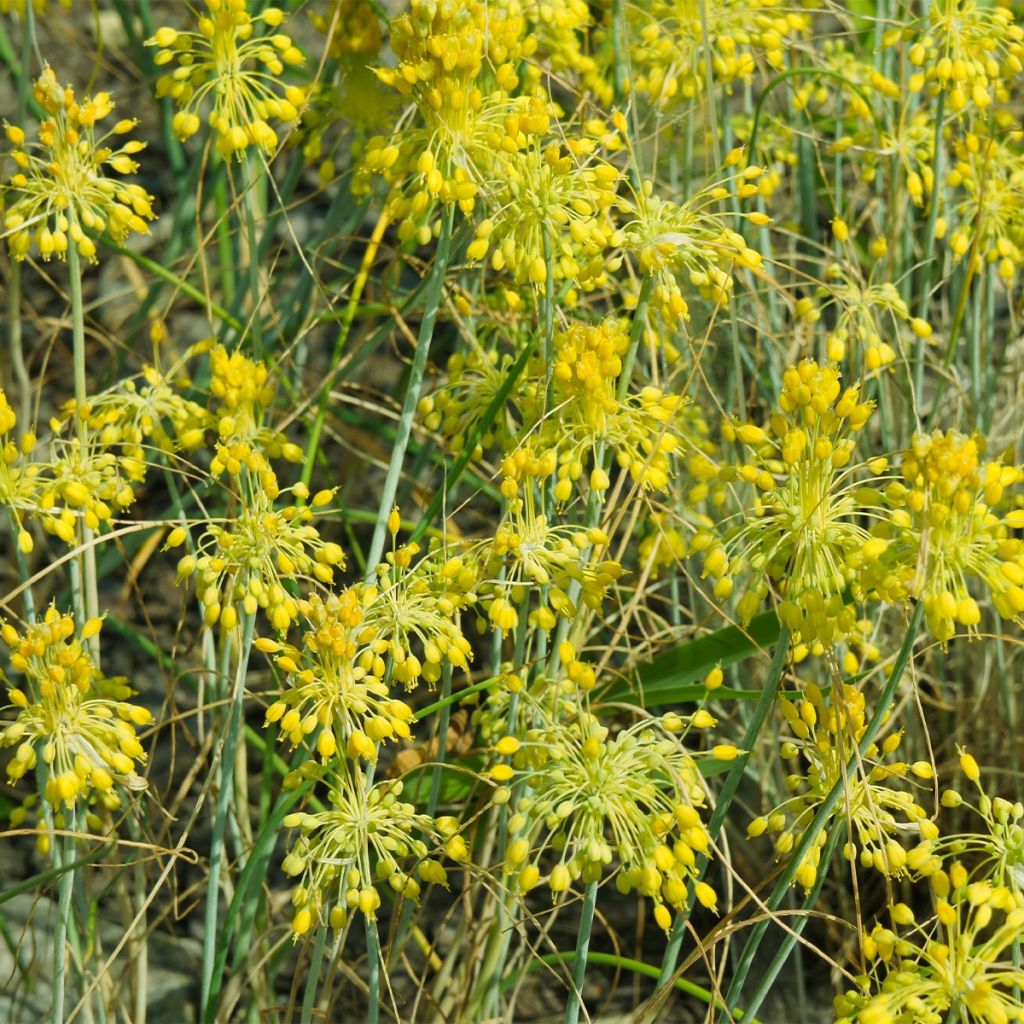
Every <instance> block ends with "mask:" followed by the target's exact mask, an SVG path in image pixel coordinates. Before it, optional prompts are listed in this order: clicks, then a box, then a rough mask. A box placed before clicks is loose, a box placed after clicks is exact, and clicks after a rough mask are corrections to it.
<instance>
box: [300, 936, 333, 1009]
mask: <svg viewBox="0 0 1024 1024" xmlns="http://www.w3.org/2000/svg"><path fill="white" fill-rule="evenodd" d="M328 931H329V926H328V925H326V924H323V925H321V926H320V927H319V928H317V930H316V941H315V942H314V943H313V955H312V956H311V957H310V960H309V967H307V968H306V970H307V972H308V973H307V974H306V991H305V992H304V993H303V996H302V1024H310V1021H312V1019H313V1009H314V1008H315V1006H316V990H317V985H318V983H319V981H320V968H321V967H322V965H323V962H324V947H325V946H326V945H327V932H328Z"/></svg>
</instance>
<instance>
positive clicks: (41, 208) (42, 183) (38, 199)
mask: <svg viewBox="0 0 1024 1024" xmlns="http://www.w3.org/2000/svg"><path fill="white" fill-rule="evenodd" d="M32 93H33V95H34V96H35V99H36V101H37V102H38V103H39V105H40V106H41V107H42V108H43V109H44V110H45V111H46V113H47V114H48V115H49V116H48V117H47V119H46V120H45V121H43V122H42V123H41V124H40V126H39V139H38V141H37V142H31V143H28V142H26V136H25V131H24V130H23V129H22V128H20V127H19V126H17V125H12V124H6V123H5V126H4V130H5V132H6V134H7V139H8V141H9V142H10V143H11V144H12V145H13V146H14V147H15V148H14V149H13V150H11V153H10V156H11V159H12V160H13V162H14V165H15V170H14V172H13V173H12V175H11V177H10V178H9V179H8V181H7V184H6V185H5V186H4V187H3V194H4V206H5V211H4V228H5V229H6V233H7V236H8V238H7V247H8V249H9V250H10V252H11V255H12V256H13V257H14V258H15V259H16V260H23V259H25V257H26V256H28V254H29V252H30V251H31V250H32V246H33V243H34V244H35V247H36V249H37V250H38V251H39V253H40V255H41V256H42V257H43V259H45V260H48V259H50V258H51V257H52V256H56V257H57V258H58V259H66V257H67V251H68V246H69V245H74V246H75V249H76V250H77V252H78V253H79V254H80V255H82V256H84V257H85V258H86V259H89V260H95V259H96V243H95V242H94V241H93V238H92V237H91V236H92V235H95V234H100V233H102V232H104V231H107V232H109V233H110V236H111V237H112V238H113V239H115V240H116V241H118V242H123V241H124V240H125V239H126V238H127V237H128V235H130V234H131V233H132V232H136V233H138V234H146V233H147V232H148V231H149V225H148V224H147V223H146V222H147V221H150V220H153V219H154V216H155V214H154V213H153V208H152V205H151V204H152V203H153V197H152V196H151V195H149V194H148V193H147V192H146V190H145V189H144V188H142V186H141V185H134V184H125V183H123V182H121V181H119V180H118V179H117V178H112V177H108V174H109V173H110V172H113V173H115V174H118V175H125V174H134V173H135V171H136V170H138V166H139V165H138V164H137V163H136V162H135V160H133V159H132V157H133V156H134V154H136V153H138V152H140V151H141V150H142V149H143V148H145V143H144V142H137V141H134V140H131V139H125V138H123V137H124V136H126V135H127V134H128V133H129V132H130V131H132V130H133V129H134V128H135V125H136V123H137V122H136V121H135V120H134V119H132V118H124V119H123V120H120V121H118V122H117V123H116V124H115V125H114V126H113V127H112V128H111V129H110V130H109V131H107V132H105V133H102V134H101V133H100V132H101V129H100V128H99V122H100V121H102V120H104V119H105V118H106V117H108V116H109V115H110V113H111V111H112V110H113V109H114V101H113V100H112V99H111V97H110V94H109V93H105V92H100V93H97V94H96V95H95V96H91V97H87V98H86V99H84V100H82V101H81V102H79V101H78V100H76V99H75V93H74V90H73V89H72V88H71V86H61V85H59V84H58V82H57V76H56V74H55V73H54V71H53V69H52V68H50V67H46V68H44V69H43V73H42V74H41V75H40V76H39V78H38V80H37V81H36V83H35V85H34V87H33V90H32Z"/></svg>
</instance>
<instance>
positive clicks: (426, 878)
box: [281, 772, 464, 938]
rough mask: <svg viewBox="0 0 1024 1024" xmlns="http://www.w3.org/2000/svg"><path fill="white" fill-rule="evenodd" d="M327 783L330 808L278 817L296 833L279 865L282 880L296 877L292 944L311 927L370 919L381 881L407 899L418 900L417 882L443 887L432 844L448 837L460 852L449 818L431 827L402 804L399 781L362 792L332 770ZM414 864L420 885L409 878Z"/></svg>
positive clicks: (355, 780)
mask: <svg viewBox="0 0 1024 1024" xmlns="http://www.w3.org/2000/svg"><path fill="white" fill-rule="evenodd" d="M326 781H327V784H328V787H329V789H328V794H327V801H328V803H329V805H330V807H329V809H328V810H325V811H318V812H316V813H311V812H307V811H297V812H295V813H294V814H290V815H288V816H287V817H286V818H285V819H284V825H285V827H286V828H297V829H298V830H299V835H298V838H297V839H296V840H295V842H294V844H293V845H292V847H291V849H290V850H289V851H288V854H287V856H286V857H285V859H284V862H283V863H282V865H281V866H282V868H283V870H284V872H285V874H286V875H290V876H292V877H294V876H296V875H298V876H301V877H299V879H298V884H297V885H296V886H295V888H294V889H293V890H292V904H293V905H294V907H295V914H294V916H293V918H292V931H293V933H294V935H295V937H296V938H297V937H298V936H300V935H302V934H303V933H304V932H306V931H308V930H309V928H310V927H312V925H313V923H314V922H316V923H318V924H320V923H325V924H326V923H329V924H330V925H331V927H333V928H335V929H336V930H338V931H340V930H341V929H342V928H343V927H344V926H345V924H346V923H347V921H348V919H349V916H350V915H355V914H356V913H361V914H363V915H365V916H366V917H369V918H373V917H376V911H377V908H378V907H379V906H380V904H381V898H380V894H379V892H378V891H377V886H381V885H384V884H385V883H386V884H387V885H388V886H390V887H391V888H392V889H393V890H394V891H395V892H396V893H398V894H400V895H401V896H403V897H405V898H406V899H411V900H416V899H418V898H419V895H420V890H421V885H420V883H421V882H426V883H430V884H438V885H446V884H447V873H446V872H445V869H444V868H443V867H442V865H441V864H440V863H439V862H438V861H437V860H433V859H428V854H429V853H430V849H431V846H437V847H440V846H441V845H442V844H443V843H444V840H445V839H447V840H448V845H450V846H451V847H452V850H453V851H455V852H461V851H460V850H457V849H456V845H457V844H453V843H452V840H453V839H458V838H459V837H458V836H456V835H455V834H454V831H453V830H451V829H450V828H446V826H448V825H449V824H452V822H451V820H450V819H447V820H446V819H439V820H438V821H436V822H435V821H434V820H432V819H431V818H429V817H428V816H427V815H425V814H419V813H417V811H416V809H415V808H414V807H413V805H412V804H408V803H404V802H403V801H401V800H400V799H399V797H400V796H401V795H402V783H401V782H390V781H389V782H378V783H377V784H376V785H374V786H371V787H370V788H369V789H366V788H365V786H364V784H363V779H362V777H361V775H359V774H357V775H355V776H352V777H350V776H348V775H341V774H337V773H335V772H328V773H327V774H326ZM428 843H429V844H430V845H429V846H428ZM462 849H464V844H463V847H462ZM449 855H451V854H449ZM459 859H464V858H459ZM413 865H416V867H415V871H416V874H417V875H418V877H419V881H417V879H416V878H415V877H413V875H412V873H411V872H412V870H413Z"/></svg>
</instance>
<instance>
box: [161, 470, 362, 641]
mask: <svg viewBox="0 0 1024 1024" xmlns="http://www.w3.org/2000/svg"><path fill="white" fill-rule="evenodd" d="M281 493H285V492H281ZM296 496H301V497H302V498H303V499H304V498H305V497H306V496H308V491H306V490H305V488H303V487H301V485H300V486H299V490H298V493H297V495H296ZM333 497H334V492H333V491H329V490H325V491H318V492H317V493H316V494H315V495H314V496H313V498H312V501H311V502H310V504H308V505H306V504H295V505H290V506H287V507H285V508H277V507H275V505H274V502H273V499H271V498H270V497H269V496H268V495H267V494H266V492H265V491H264V490H262V489H259V488H257V489H255V490H254V491H253V493H252V496H251V497H250V498H248V499H243V504H242V507H241V509H240V510H239V512H238V513H237V515H235V516H234V517H233V518H232V519H229V520H227V521H225V522H223V523H220V522H217V521H216V520H209V521H208V522H207V524H206V529H205V530H204V531H203V533H202V534H201V536H200V538H199V541H198V547H197V554H195V555H192V554H189V555H185V556H184V557H183V558H182V559H181V560H180V561H179V562H178V580H179V582H180V581H181V580H184V579H188V578H189V577H192V576H194V577H195V581H196V591H197V593H198V595H199V600H200V603H201V604H202V607H203V621H204V622H205V623H206V625H207V626H215V625H217V624H218V623H219V624H220V626H221V628H222V629H224V630H232V629H234V628H235V627H236V626H237V625H238V623H239V621H240V616H239V608H241V610H242V613H243V614H245V615H249V616H251V615H255V614H256V613H257V611H259V610H260V609H263V610H264V611H265V612H266V615H267V618H268V619H269V621H270V624H271V626H272V627H273V628H274V629H275V630H277V631H278V632H279V633H283V632H284V631H285V630H287V629H288V627H289V626H290V625H291V624H292V623H293V622H295V621H296V620H297V618H298V616H299V603H298V601H297V600H296V598H295V597H293V596H292V594H291V593H290V592H289V591H290V587H291V584H292V583H293V582H294V581H295V580H299V579H301V580H306V581H313V580H315V581H317V582H319V583H323V584H329V583H332V582H333V581H334V570H335V569H336V568H343V567H344V565H345V553H344V552H343V551H342V549H341V547H340V546H339V545H338V544H335V543H334V542H333V541H325V540H324V539H323V538H322V537H321V536H320V533H319V531H318V530H317V528H316V527H315V526H314V525H313V522H312V520H313V518H314V510H315V509H319V508H323V507H324V506H326V505H327V504H329V503H330V501H331V500H332V498H333ZM184 540H185V530H184V528H183V527H178V528H176V529H175V531H173V532H172V534H171V535H170V536H169V537H168V541H167V544H168V546H170V547H174V546H177V545H179V544H181V543H183V542H184Z"/></svg>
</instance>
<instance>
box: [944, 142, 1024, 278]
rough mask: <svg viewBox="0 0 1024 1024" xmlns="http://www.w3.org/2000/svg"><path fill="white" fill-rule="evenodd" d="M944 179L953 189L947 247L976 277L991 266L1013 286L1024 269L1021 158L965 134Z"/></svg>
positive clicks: (1011, 149) (1008, 149)
mask: <svg viewBox="0 0 1024 1024" xmlns="http://www.w3.org/2000/svg"><path fill="white" fill-rule="evenodd" d="M955 156H956V160H955V162H954V164H953V166H952V168H951V169H950V172H949V174H948V175H947V179H946V180H947V183H948V184H949V185H950V186H952V187H953V188H954V190H955V191H954V192H953V197H952V202H951V215H952V218H953V227H952V231H951V233H950V235H949V248H950V250H951V252H952V253H953V256H954V257H955V258H956V259H961V258H966V259H967V261H968V266H969V267H971V268H972V270H973V271H974V272H976V271H977V270H979V269H981V267H983V266H984V265H985V264H986V263H988V264H994V265H995V266H996V270H997V272H998V274H999V277H1000V279H1001V280H1002V281H1003V282H1005V283H1006V284H1007V285H1010V284H1012V283H1013V281H1014V280H1015V279H1016V276H1017V272H1018V270H1019V269H1020V267H1021V266H1022V265H1024V155H1022V154H1021V153H1020V152H1019V151H1018V150H1017V149H1016V148H1015V147H1012V146H1010V145H1008V144H1007V143H1006V142H1003V141H1001V140H999V139H996V138H986V137H984V136H980V135H977V134H975V133H973V132H969V133H967V134H966V135H965V136H964V137H963V139H962V140H960V141H959V142H958V143H957V145H956V148H955Z"/></svg>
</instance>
